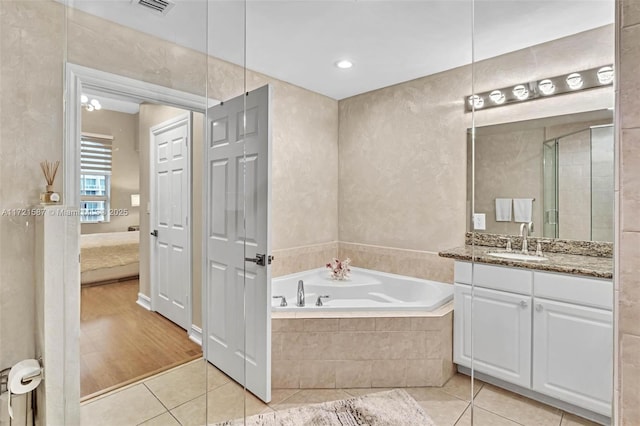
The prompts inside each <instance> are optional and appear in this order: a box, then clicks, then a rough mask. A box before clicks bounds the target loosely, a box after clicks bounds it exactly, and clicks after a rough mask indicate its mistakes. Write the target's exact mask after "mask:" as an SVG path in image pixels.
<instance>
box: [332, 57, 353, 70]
mask: <svg viewBox="0 0 640 426" xmlns="http://www.w3.org/2000/svg"><path fill="white" fill-rule="evenodd" d="M352 66H353V62H351V61H350V60H348V59H343V60H341V61H338V62H336V67H338V68H341V69H343V70H346V69H347V68H351V67H352Z"/></svg>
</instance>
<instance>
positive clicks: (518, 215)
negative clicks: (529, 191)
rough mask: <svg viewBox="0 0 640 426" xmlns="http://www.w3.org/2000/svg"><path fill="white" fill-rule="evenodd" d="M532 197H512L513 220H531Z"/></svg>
mask: <svg viewBox="0 0 640 426" xmlns="http://www.w3.org/2000/svg"><path fill="white" fill-rule="evenodd" d="M532 211H533V198H514V199H513V219H514V221H515V222H531V212H532Z"/></svg>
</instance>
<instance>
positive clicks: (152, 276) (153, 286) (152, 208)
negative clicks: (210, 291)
mask: <svg viewBox="0 0 640 426" xmlns="http://www.w3.org/2000/svg"><path fill="white" fill-rule="evenodd" d="M184 120H187V121H188V123H189V128H188V130H187V131H188V136H187V141H188V142H187V153H188V156H189V160H188V161H187V180H188V182H189V189H190V190H189V191H188V193H187V218H188V219H187V227H188V229H187V244H186V251H187V257H188V258H189V259H190V260H191V255H192V250H191V241H192V238H193V234H192V231H193V226H192V224H193V215H192V202H193V200H192V196H191V192H192V190H193V180H192V170H191V169H192V167H191V160H192V157H191V156H192V154H193V152H192V147H193V139H192V137H193V111H187V112H184V113H181V114H179V115H176V116H175V117H173V118H170V119H169V120H165V121H163V122H161V123H158V124H156V125H154V126H152V127H151V128H150V129H149V150H150V153H149V226H150V228H153V226H154V225H153V224H154V222H155V220H156V216H157V214H156V198H155V191H156V181H155V172H156V151H155V149H154V146H153V144H154V143H155V132H156V131H158V130H161V129H164V128H166V127H169V126H173V125H175V124H176V123H179V122H181V121H184ZM155 243H156V240H155V239H154V238H149V281H150V283H149V284H150V286H149V287H150V288H149V292H150V293H151V295H150V298H151V310H152V311H154V312H157V297H158V296H157V290H158V287H157V283H156V264H157V259H156V256H155V251H154V247H155ZM189 266H190V267H189V277H188V280H189V282H188V287H189V296H188V299H187V300H188V302H187V303H188V306H187V316H188V321H187V322H188V324H186V328H185V330H186V332H187V334H188V335H189V337H190V338H191V339H192V340H193V337H192V327H193V300H192V299H193V297H192V296H193V271H192V266H193V261H191V262H190V265H189ZM178 325H179V326H180V327H182V324H178Z"/></svg>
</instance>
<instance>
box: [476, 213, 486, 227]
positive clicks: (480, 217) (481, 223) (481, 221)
mask: <svg viewBox="0 0 640 426" xmlns="http://www.w3.org/2000/svg"><path fill="white" fill-rule="evenodd" d="M486 222H487V220H486V215H485V214H484V213H474V214H473V229H474V230H476V231H484V230H485V229H487V223H486Z"/></svg>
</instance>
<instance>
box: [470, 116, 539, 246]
mask: <svg viewBox="0 0 640 426" xmlns="http://www.w3.org/2000/svg"><path fill="white" fill-rule="evenodd" d="M543 142H544V127H538V128H534V129H526V130H511V131H505V132H504V133H503V132H500V133H499V132H498V131H497V130H496V131H495V132H491V134H488V135H485V134H480V133H478V134H477V135H476V150H475V154H476V156H475V169H476V170H475V171H476V174H475V182H476V192H475V198H476V212H479V213H486V215H487V217H486V220H487V230H486V232H489V233H492V234H510V235H518V234H519V232H520V223H518V222H515V221H514V216H513V210H512V212H511V220H512V221H511V222H496V204H495V199H496V198H535V201H534V202H533V212H532V220H533V223H534V235H542V205H543V202H542V143H543ZM468 166H469V168H470V167H471V165H468ZM468 171H469V172H470V170H468ZM468 214H469V217H471V216H470V214H471V213H470V212H469V213H468ZM469 222H471V221H470V220H469Z"/></svg>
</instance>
